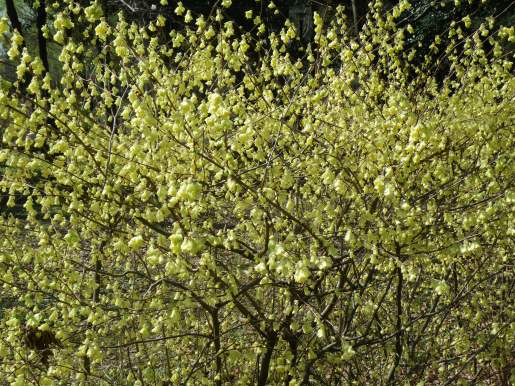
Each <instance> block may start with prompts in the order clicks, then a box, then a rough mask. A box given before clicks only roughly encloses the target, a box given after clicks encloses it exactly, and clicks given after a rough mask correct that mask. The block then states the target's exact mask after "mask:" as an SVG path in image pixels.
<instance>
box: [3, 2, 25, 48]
mask: <svg viewBox="0 0 515 386" xmlns="http://www.w3.org/2000/svg"><path fill="white" fill-rule="evenodd" d="M5 6H6V8H7V16H8V17H9V21H10V22H11V26H12V27H13V29H16V30H18V33H19V34H20V35H22V36H23V27H22V25H21V23H20V19H19V18H18V13H17V12H16V7H15V6H14V1H13V0H5ZM23 45H24V46H25V41H24V42H23Z"/></svg>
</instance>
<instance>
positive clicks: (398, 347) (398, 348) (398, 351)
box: [388, 266, 403, 385]
mask: <svg viewBox="0 0 515 386" xmlns="http://www.w3.org/2000/svg"><path fill="white" fill-rule="evenodd" d="M396 273H397V293H396V295H395V301H396V303H397V323H396V327H395V328H396V330H397V331H396V335H395V361H394V363H393V366H392V369H391V370H390V374H389V376H388V384H389V385H392V384H394V379H395V370H396V369H397V367H398V366H399V363H400V361H401V357H402V286H403V277H402V270H401V267H399V266H398V267H397V269H396Z"/></svg>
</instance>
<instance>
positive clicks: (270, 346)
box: [257, 330, 277, 386]
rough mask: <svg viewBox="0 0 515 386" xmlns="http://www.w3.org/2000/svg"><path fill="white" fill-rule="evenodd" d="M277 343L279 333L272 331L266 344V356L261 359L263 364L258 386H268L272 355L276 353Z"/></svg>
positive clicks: (260, 367)
mask: <svg viewBox="0 0 515 386" xmlns="http://www.w3.org/2000/svg"><path fill="white" fill-rule="evenodd" d="M276 343H277V333H276V332H275V331H273V330H272V331H271V333H270V334H269V336H268V339H267V342H266V352H265V355H263V358H261V364H260V366H259V378H258V383H257V384H258V386H266V381H267V379H268V370H269V368H270V361H271V359H272V354H273V353H274V348H275V344H276Z"/></svg>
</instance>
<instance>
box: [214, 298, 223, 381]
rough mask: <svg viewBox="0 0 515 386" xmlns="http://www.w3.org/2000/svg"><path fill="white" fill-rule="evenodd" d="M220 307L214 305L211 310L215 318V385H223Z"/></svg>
mask: <svg viewBox="0 0 515 386" xmlns="http://www.w3.org/2000/svg"><path fill="white" fill-rule="evenodd" d="M218 310H219V308H218V307H214V308H213V309H212V311H211V318H212V320H213V342H214V345H215V373H216V375H215V385H216V386H222V358H221V357H220V349H221V344H220V320H219V319H218Z"/></svg>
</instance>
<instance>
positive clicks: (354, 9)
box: [351, 0, 359, 35]
mask: <svg viewBox="0 0 515 386" xmlns="http://www.w3.org/2000/svg"><path fill="white" fill-rule="evenodd" d="M351 3H352V23H353V25H354V32H355V33H356V35H357V34H358V31H359V26H358V8H357V7H356V0H351Z"/></svg>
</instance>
